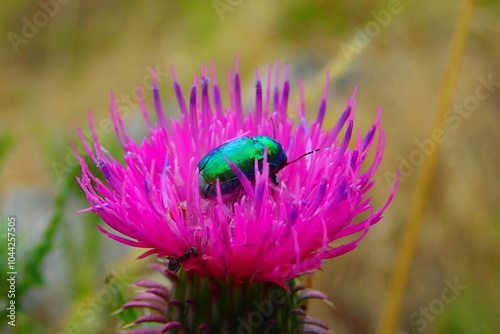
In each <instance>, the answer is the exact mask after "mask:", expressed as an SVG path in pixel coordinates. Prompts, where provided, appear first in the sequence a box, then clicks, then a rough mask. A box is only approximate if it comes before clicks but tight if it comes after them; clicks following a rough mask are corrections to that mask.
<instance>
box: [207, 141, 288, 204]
mask: <svg viewBox="0 0 500 334" xmlns="http://www.w3.org/2000/svg"><path fill="white" fill-rule="evenodd" d="M265 147H267V163H268V164H269V177H270V178H271V180H272V182H273V183H274V184H278V178H277V176H276V173H277V172H279V171H280V170H281V169H283V168H284V167H285V166H287V165H288V163H287V156H286V153H285V150H284V149H283V146H281V144H280V143H278V142H277V141H276V140H274V139H273V138H271V137H268V136H256V137H241V138H237V139H234V140H231V141H229V142H227V143H225V144H223V145H221V146H219V147H217V148H215V149H213V150H212V151H210V152H209V153H208V154H207V155H206V156H205V157H203V159H201V160H200V162H199V163H198V169H199V171H200V195H201V197H202V198H205V199H207V198H215V197H217V191H216V186H215V184H216V181H217V179H219V182H220V190H221V194H222V195H224V194H227V193H230V192H232V191H233V190H235V189H237V188H238V187H239V186H240V185H241V183H240V180H239V179H238V176H237V175H236V174H235V173H234V171H233V169H232V168H231V166H230V165H229V163H228V162H227V160H229V161H231V162H232V163H233V164H234V165H236V167H238V168H239V169H240V170H241V171H242V172H243V174H245V176H246V177H247V178H249V179H252V178H254V177H255V160H257V161H258V169H259V172H260V171H262V168H263V166H262V161H263V159H264V149H265ZM226 159H227V160H226Z"/></svg>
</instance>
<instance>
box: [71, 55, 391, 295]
mask: <svg viewBox="0 0 500 334" xmlns="http://www.w3.org/2000/svg"><path fill="white" fill-rule="evenodd" d="M273 73H274V74H275V76H274V80H273ZM172 74H173V78H174V91H175V94H176V96H177V100H178V104H179V107H180V111H181V117H180V119H179V120H178V119H173V118H169V119H167V118H166V117H165V115H164V113H163V108H162V104H161V102H160V95H159V90H158V86H157V84H156V79H154V86H153V93H154V102H155V110H156V114H157V118H158V122H156V123H154V124H153V122H152V121H151V120H150V118H149V115H148V112H147V110H146V107H145V104H144V102H143V100H142V92H141V89H140V88H139V89H138V96H139V104H140V108H141V112H142V114H143V116H144V119H145V122H146V125H147V127H148V130H149V134H148V135H147V136H146V137H145V138H144V139H143V141H142V142H141V143H136V142H134V141H132V140H131V139H130V137H129V136H128V134H127V132H126V130H125V127H124V124H123V120H122V118H121V116H120V113H119V111H118V109H117V106H116V102H115V100H114V98H113V97H112V102H111V116H112V119H113V124H114V127H115V131H116V134H117V137H118V140H119V141H120V143H121V146H122V147H123V149H124V151H125V155H124V157H123V158H124V161H125V163H124V164H121V163H119V162H118V161H117V160H116V159H115V158H114V157H113V156H111V155H110V154H109V153H108V152H107V151H106V150H105V149H104V148H102V147H101V145H100V143H99V139H98V137H97V135H96V131H95V129H94V126H93V124H92V117H90V128H91V131H92V133H93V138H92V141H91V142H88V141H87V140H86V139H85V137H84V136H83V134H82V132H81V131H80V135H81V140H82V143H83V145H84V147H85V150H86V151H87V153H88V154H89V155H90V157H91V159H92V160H93V162H94V164H95V165H96V166H97V167H98V168H99V169H100V171H101V172H102V174H103V175H104V178H105V180H101V179H100V178H99V177H97V176H95V175H94V174H93V173H92V172H91V170H90V168H89V167H88V166H87V164H86V163H85V161H84V159H83V158H82V157H81V156H80V155H79V153H78V152H76V149H75V152H76V154H77V157H78V159H79V161H80V164H81V166H82V176H81V177H80V178H78V182H79V184H80V185H81V187H82V189H83V190H84V191H85V194H86V196H87V199H88V201H89V203H90V208H89V209H87V210H88V211H94V212H95V213H97V214H98V215H100V216H101V218H102V219H103V220H104V222H105V223H106V224H107V225H108V226H109V227H110V228H111V231H109V230H105V229H104V228H102V227H99V229H100V230H101V231H102V232H103V233H105V234H106V235H108V236H109V237H110V238H112V239H115V240H117V241H119V242H121V243H124V244H127V245H130V246H134V247H140V248H145V249H147V251H146V252H145V253H144V254H143V255H142V257H145V256H148V255H152V254H156V255H157V256H158V257H169V258H171V259H175V260H179V259H184V260H183V261H179V262H180V265H182V266H183V267H184V268H185V269H186V270H187V271H188V272H193V273H196V274H197V275H199V276H206V277H213V278H214V279H216V280H222V281H225V282H232V283H235V284H250V285H251V284H253V283H256V282H274V283H276V284H278V285H280V286H282V287H283V288H285V289H288V288H289V287H288V285H287V284H286V281H288V280H291V279H294V278H296V277H297V276H298V275H299V274H301V273H303V272H307V271H310V270H314V269H317V268H319V267H320V266H321V263H322V261H323V260H325V259H329V258H333V257H336V256H339V255H342V254H344V253H347V252H349V251H351V250H353V249H354V248H356V246H357V244H358V242H359V241H360V240H361V239H362V238H363V237H364V236H365V234H366V233H367V231H368V229H369V228H370V226H372V225H373V224H375V223H377V222H378V221H379V220H380V219H381V218H382V214H383V212H384V210H385V209H386V207H387V205H388V204H389V202H390V200H391V199H392V197H393V195H394V192H395V187H394V189H393V191H392V192H391V193H390V195H389V199H388V200H387V203H386V204H385V205H384V206H383V207H382V208H381V209H379V210H375V209H374V208H373V207H372V205H371V198H370V197H368V195H367V191H368V190H369V189H370V188H372V186H373V185H374V181H373V180H372V177H373V175H374V173H375V171H376V170H377V168H378V166H379V164H380V161H381V159H382V153H383V149H384V138H385V137H384V132H382V131H381V126H380V112H381V111H380V110H379V111H378V113H377V116H376V118H375V122H374V124H373V126H372V127H371V128H370V130H369V131H368V132H367V134H366V135H365V136H362V135H361V132H360V131H359V130H358V131H357V132H354V125H353V121H354V111H355V99H354V95H355V92H356V91H354V93H353V95H352V97H351V98H350V99H349V101H348V103H347V107H346V109H345V111H344V112H343V113H342V114H341V116H340V118H339V121H338V122H337V124H336V125H335V126H334V127H333V128H331V129H324V128H323V127H322V126H323V119H324V116H325V113H326V105H327V92H328V82H329V78H328V76H327V80H326V82H327V84H326V86H325V91H324V94H323V98H322V100H321V103H320V109H319V113H318V116H317V118H316V120H314V121H313V122H311V123H310V122H308V120H307V119H306V107H305V99H304V93H303V89H302V84H301V82H300V81H299V87H300V96H301V98H300V103H299V104H298V105H296V111H297V113H298V117H299V120H300V122H299V124H298V125H297V126H294V123H293V121H292V120H291V119H290V118H289V116H288V105H289V102H288V98H289V93H290V84H289V79H288V68H287V67H286V66H285V75H284V80H283V82H282V88H280V87H279V86H280V66H279V64H278V66H276V68H274V69H273V66H270V67H269V71H268V74H267V83H266V87H265V89H264V87H263V82H262V80H261V78H260V73H259V71H257V82H256V85H255V87H256V89H255V104H254V106H253V108H251V109H250V110H248V111H247V112H244V111H243V107H242V100H241V91H240V76H239V73H238V68H237V64H236V70H235V73H234V74H233V73H232V72H231V71H228V78H229V83H230V84H229V101H230V105H229V106H228V107H227V108H223V104H222V99H221V95H220V90H219V86H218V83H217V80H216V76H215V71H214V68H213V64H212V75H211V80H209V78H208V69H207V68H205V67H202V76H201V80H198V78H197V77H195V80H194V83H193V86H192V87H191V89H190V93H189V100H188V101H187V102H186V100H185V99H184V95H183V92H182V90H181V87H180V84H179V82H178V80H177V78H176V75H175V72H174V71H173V69H172ZM210 81H211V82H212V85H211V88H212V89H211V90H210ZM200 86H201V87H200ZM200 88H201V89H200ZM259 135H267V136H270V137H273V138H275V139H276V141H278V142H279V143H281V145H282V146H283V149H284V150H285V152H286V155H287V156H288V158H289V161H292V160H294V159H296V158H297V157H300V156H301V155H303V154H304V153H306V152H310V151H312V150H319V151H317V152H315V153H314V154H310V155H308V156H306V157H304V158H303V159H300V160H299V161H297V162H295V163H293V164H291V165H288V166H286V167H285V168H283V169H282V170H281V171H279V175H278V176H279V184H278V185H275V184H273V182H272V181H271V180H270V177H269V175H270V174H269V166H268V164H267V163H266V161H265V160H264V163H263V166H264V167H263V169H262V171H261V172H259V171H257V170H256V175H255V177H254V178H252V179H248V178H247V177H246V176H245V175H244V174H243V173H242V172H241V171H240V170H239V169H238V166H236V165H234V164H232V163H231V161H229V162H228V163H229V164H230V165H231V167H232V169H233V171H234V173H236V175H238V177H239V181H240V183H241V188H240V190H239V191H238V193H237V195H234V196H229V198H228V196H227V194H222V193H221V191H220V187H218V188H217V189H218V196H217V197H216V198H215V199H208V200H206V199H202V198H201V196H200V192H199V172H198V169H197V164H198V162H199V161H200V159H201V158H202V157H203V156H205V155H206V154H207V153H208V152H210V151H211V150H213V149H214V148H216V147H218V146H220V145H221V144H223V143H225V142H228V141H230V140H233V139H235V138H239V137H243V136H249V137H253V136H259ZM372 147H374V148H375V153H374V157H373V160H372V161H366V160H365V159H366V158H367V156H368V154H369V151H370V149H372ZM264 159H265V157H264ZM362 167H363V168H362ZM87 210H83V211H87ZM360 215H364V219H358V220H357V221H359V220H361V221H360V222H357V223H355V222H354V221H355V220H354V218H355V217H357V216H360ZM112 230H114V231H112ZM359 232H360V234H359V235H358V237H357V238H355V239H354V240H351V241H349V242H347V243H345V244H341V243H340V241H339V240H340V239H342V238H343V237H346V236H349V235H353V234H356V233H359ZM193 247H194V248H196V250H197V253H199V256H191V257H186V258H183V254H185V253H186V251H187V250H189V249H191V248H193Z"/></svg>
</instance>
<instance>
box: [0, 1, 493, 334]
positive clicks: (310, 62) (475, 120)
mask: <svg viewBox="0 0 500 334" xmlns="http://www.w3.org/2000/svg"><path fill="white" fill-rule="evenodd" d="M462 5H463V1H453V0H442V1H432V2H430V1H409V0H401V1H396V0H392V1H367V0H365V1H363V0H353V1H314V2H313V1H305V0H296V1H283V0H281V1H262V0H259V1H249V0H232V1H230V0H220V1H219V0H210V1H195V0H185V1H179V2H174V1H163V2H160V1H156V2H154V1H136V2H122V1H97V0H87V1H78V0H64V1H63V0H59V1H55V0H54V1H49V0H45V1H44V0H42V1H31V0H17V1H9V2H4V3H3V4H2V10H1V11H0V36H1V42H0V43H1V53H0V60H1V67H0V106H1V115H2V117H1V123H0V164H1V165H0V172H1V181H0V196H1V202H0V205H1V207H0V208H1V215H2V223H1V228H2V231H1V236H2V240H1V242H0V245H1V246H2V249H0V259H1V260H0V269H1V270H2V272H1V274H0V276H1V278H2V283H0V284H1V285H0V286H1V292H2V295H1V296H0V304H1V307H2V310H4V306H5V304H4V303H5V296H6V288H7V284H6V283H5V279H4V275H5V272H6V271H7V270H6V267H5V264H6V255H5V254H6V253H7V251H6V249H7V246H6V245H5V241H6V239H5V232H6V231H5V229H6V228H5V226H6V222H7V217H10V216H12V215H15V216H16V219H17V250H16V251H17V266H18V268H17V269H18V272H19V274H18V291H17V292H18V296H19V299H18V301H17V307H18V309H17V319H16V320H17V322H16V324H17V326H16V328H15V329H16V330H17V331H18V332H19V333H113V332H115V330H116V328H117V326H118V321H117V319H116V317H113V316H110V313H111V312H113V311H114V310H116V309H117V306H116V304H115V299H116V298H114V297H116V296H120V295H121V292H119V291H117V290H116V288H117V287H118V288H120V285H116V284H115V285H110V284H109V281H110V277H114V279H118V280H119V281H120V282H125V283H130V282H132V281H134V280H136V279H139V278H144V277H154V276H152V275H153V274H152V272H151V271H150V269H149V268H148V263H149V262H151V261H152V259H147V260H142V261H135V260H134V259H135V257H136V256H137V255H138V254H139V253H138V251H136V250H133V249H130V248H129V247H125V246H122V245H119V244H118V243H116V242H114V241H112V240H109V239H107V238H106V237H105V236H104V235H102V234H100V233H99V232H98V231H97V229H96V228H95V226H96V225H97V224H99V221H98V220H97V219H96V217H95V216H94V215H93V214H89V213H87V214H77V213H76V211H78V210H80V209H82V208H85V207H86V203H85V200H84V198H83V196H82V193H81V191H80V190H79V189H78V188H77V186H76V182H75V181H74V175H75V174H76V173H78V168H75V159H74V158H73V154H72V149H71V142H72V141H73V140H75V139H76V133H77V129H78V128H83V129H87V127H88V125H87V124H88V123H87V112H88V110H92V112H93V115H94V120H96V122H102V131H103V142H104V144H105V145H106V147H107V148H108V149H109V150H110V151H112V152H119V148H118V145H117V141H116V139H115V137H114V135H113V132H112V131H111V130H110V129H109V126H108V125H106V124H108V122H109V103H110V98H109V94H110V90H113V91H114V93H115V94H116V96H117V97H118V101H119V106H120V108H121V110H122V112H123V113H126V115H127V116H126V117H125V123H126V126H127V128H128V129H130V131H131V132H132V133H133V135H134V136H135V138H141V136H142V135H143V134H144V127H143V126H142V123H141V118H140V113H139V112H138V109H137V106H136V105H135V102H134V101H135V100H134V99H133V95H134V94H135V88H136V86H137V85H141V86H143V88H144V89H145V90H146V92H147V94H146V99H147V103H148V105H149V106H151V105H152V97H151V95H152V94H151V91H150V86H149V85H150V68H151V67H156V70H157V71H158V73H159V80H160V91H161V94H162V100H163V101H164V103H165V104H166V105H167V108H166V109H167V110H168V113H169V114H170V115H172V116H178V115H179V110H178V109H177V107H176V104H175V96H174V94H173V91H172V89H171V79H172V77H171V75H170V71H169V66H170V65H171V64H172V65H175V68H176V71H177V74H178V77H179V80H180V82H181V85H182V87H183V89H188V87H189V85H190V84H191V82H192V78H193V75H196V74H198V73H199V69H200V64H201V63H203V64H205V65H207V64H209V62H210V60H212V59H213V60H214V61H215V64H216V67H217V68H218V73H219V76H220V77H219V81H220V82H223V81H224V80H222V78H223V77H224V76H225V71H226V69H227V68H230V67H233V66H234V60H235V56H236V55H239V59H240V70H241V76H242V83H243V87H244V89H243V90H244V98H245V100H244V102H245V105H246V106H247V107H251V106H252V103H251V97H252V92H253V90H252V87H253V83H254V79H255V68H257V67H260V68H261V69H265V68H267V66H268V65H269V64H270V63H274V62H276V61H280V62H281V63H287V64H289V66H290V70H291V80H292V82H293V84H292V92H291V96H292V100H295V101H297V96H298V90H297V85H296V82H297V78H298V77H302V78H303V80H304V86H305V89H306V97H307V109H308V115H309V116H310V117H311V118H313V117H314V116H315V113H316V111H317V107H318V105H319V98H320V96H321V93H322V89H323V84H324V80H325V72H326V71H327V70H329V71H330V72H331V85H330V96H329V104H328V114H327V117H326V124H327V125H328V126H332V125H333V124H334V123H335V120H336V119H337V117H338V116H339V115H340V113H341V112H342V111H343V109H344V107H345V101H346V98H348V97H349V96H350V94H351V92H352V90H353V88H354V87H355V86H357V87H358V94H357V114H356V120H357V126H358V127H360V128H361V129H362V130H363V131H366V130H367V129H368V128H369V126H370V124H371V122H372V121H373V119H374V117H375V113H376V110H377V108H378V107H379V106H383V107H384V112H383V115H382V123H383V126H384V128H385V131H386V135H387V144H386V152H385V157H384V161H383V163H382V165H381V167H380V169H379V172H378V174H377V179H378V183H377V185H376V187H375V188H374V189H373V191H372V195H373V197H374V201H375V203H376V204H377V205H378V206H381V205H382V204H383V203H384V201H385V198H386V197H387V195H388V194H389V192H390V188H391V186H392V184H391V181H390V178H391V177H390V173H393V172H394V171H395V170H396V169H400V170H401V173H402V181H404V182H402V183H401V184H400V186H399V189H398V192H397V196H396V198H395V199H394V201H393V203H392V205H391V206H390V208H389V209H388V210H387V213H386V215H385V219H384V220H382V222H380V223H379V224H378V225H377V226H375V227H374V228H373V229H372V230H371V231H370V233H369V234H368V236H367V237H366V238H365V239H364V240H363V242H362V243H361V245H360V246H359V247H358V249H357V250H356V251H354V252H352V253H349V254H347V255H345V256H342V257H340V258H337V259H334V260H330V261H328V262H327V263H325V265H324V267H323V271H321V272H318V273H316V274H315V275H314V277H313V286H314V287H315V288H317V289H320V290H322V291H324V292H325V293H327V294H328V296H329V297H330V299H331V301H332V302H333V304H334V306H333V307H332V306H329V305H327V304H324V303H312V304H311V305H310V308H311V312H312V314H313V315H315V316H317V317H320V318H321V319H323V320H324V321H325V322H327V323H328V324H329V325H330V326H331V328H332V329H333V330H334V332H335V333H339V334H342V333H346V334H347V333H375V332H377V329H378V328H379V327H380V322H381V319H382V314H383V310H384V305H385V300H386V298H387V295H388V293H389V291H390V286H391V276H392V272H393V269H394V265H395V263H396V259H397V256H398V254H399V252H400V249H401V243H402V238H401V236H402V235H403V232H404V230H405V226H406V224H407V222H408V220H409V218H410V215H412V212H414V209H413V208H412V203H413V201H412V198H413V197H414V195H415V189H416V187H417V185H418V183H419V182H421V181H420V180H421V171H422V166H423V165H424V164H426V163H427V162H428V161H427V160H428V159H427V158H428V153H426V150H432V147H433V145H436V144H435V142H432V143H431V144H428V145H427V146H422V145H419V144H418V143H422V142H427V143H429V141H430V139H431V138H432V136H431V133H432V131H433V126H434V125H433V124H434V119H435V118H436V112H437V108H438V101H439V97H440V94H441V92H442V85H443V80H444V77H445V74H446V69H447V67H448V64H449V61H450V52H451V45H452V39H453V35H454V32H455V31H456V29H457V19H458V17H459V12H460V9H461V7H462ZM499 22H500V4H499V3H498V1H493V0H490V1H486V0H485V1H478V2H477V3H476V5H475V8H474V12H473V18H472V22H471V26H470V29H468V39H467V44H466V47H465V50H464V53H463V57H462V62H461V66H460V68H459V72H458V80H457V82H456V86H455V87H454V89H453V97H452V101H451V103H452V105H451V107H453V104H459V105H462V104H465V106H466V107H467V109H466V111H465V112H463V113H462V114H461V113H459V112H458V110H459V109H458V108H459V106H455V107H454V108H452V114H450V115H454V116H455V117H456V118H455V121H453V122H451V121H450V122H448V123H447V126H446V128H445V137H444V139H443V141H442V146H441V150H440V152H439V158H438V162H437V168H436V170H435V172H434V174H433V179H432V186H431V188H430V190H429V191H428V192H427V193H426V194H425V199H426V206H425V214H424V215H423V218H422V221H421V229H420V231H419V238H418V244H417V249H416V253H415V256H414V257H413V258H412V259H411V271H410V273H409V274H410V278H409V281H408V285H407V287H406V289H405V290H404V291H405V293H404V298H403V301H402V305H401V307H400V318H399V322H398V328H399V329H398V331H397V333H422V332H424V333H500V317H499V316H498V313H499V312H500V247H499V246H500V243H499V241H500V205H499V199H500V165H499V162H500V150H499V148H498V147H499V142H500V114H499V113H500V110H499V108H500V83H499V82H500V61H499V59H500V25H499V24H498V23H499ZM148 82H149V84H148ZM484 82H490V84H489V85H487V86H485V84H484ZM495 83H496V84H495ZM222 86H223V87H222V89H223V91H225V85H224V84H222ZM478 87H482V88H478ZM478 92H479V93H478ZM478 94H479V95H478ZM486 95H487V96H486ZM289 110H292V108H290V109H289ZM422 147H423V148H422ZM457 284H458V288H455V289H450V286H453V285H455V286H457ZM125 286H126V284H122V285H121V288H123V289H122V290H123V293H124V294H127V293H130V292H131V291H128V289H126V288H125ZM447 289H448V290H447ZM127 291H128V292H127ZM112 296H114V297H112ZM6 320H8V319H7V318H5V317H4V313H2V318H1V319H0V325H2V327H0V332H2V333H10V332H12V331H13V329H14V328H13V327H11V326H7V325H5V322H6Z"/></svg>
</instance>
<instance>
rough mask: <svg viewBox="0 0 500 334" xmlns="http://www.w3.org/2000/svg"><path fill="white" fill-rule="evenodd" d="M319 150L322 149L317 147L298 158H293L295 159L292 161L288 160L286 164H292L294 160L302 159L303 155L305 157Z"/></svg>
mask: <svg viewBox="0 0 500 334" xmlns="http://www.w3.org/2000/svg"><path fill="white" fill-rule="evenodd" d="M319 150H320V149H319V148H318V149H316V150H314V151H311V152H307V153H304V154H302V155H301V156H300V157H298V158H297V159H295V160H293V161H290V162H287V163H286V165H285V166H288V165H290V164H293V163H294V162H296V161H298V160H300V159H302V158H303V157H305V156H306V155H309V154H312V153H315V152H318V151H319Z"/></svg>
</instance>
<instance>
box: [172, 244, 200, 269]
mask: <svg viewBox="0 0 500 334" xmlns="http://www.w3.org/2000/svg"><path fill="white" fill-rule="evenodd" d="M197 256H198V249H197V248H196V247H191V248H189V249H188V250H186V251H185V252H184V254H182V255H181V256H180V257H179V258H177V257H175V256H169V261H168V270H170V271H177V270H179V268H180V266H181V264H182V262H184V261H187V260H189V259H190V258H191V257H197Z"/></svg>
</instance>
